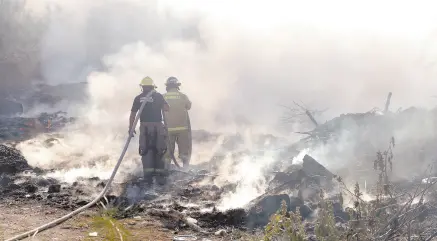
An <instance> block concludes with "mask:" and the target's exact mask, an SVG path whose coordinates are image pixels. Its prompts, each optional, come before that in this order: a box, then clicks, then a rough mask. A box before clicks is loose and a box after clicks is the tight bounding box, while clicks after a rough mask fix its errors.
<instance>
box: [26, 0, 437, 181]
mask: <svg viewBox="0 0 437 241" xmlns="http://www.w3.org/2000/svg"><path fill="white" fill-rule="evenodd" d="M434 5H435V3H433V2H431V1H426V2H425V1H424V2H419V3H417V2H413V1H403V2H399V1H397V2H394V1H387V2H384V3H380V2H377V1H366V2H365V3H360V4H357V3H351V2H348V1H330V2H329V3H326V2H324V1H307V2H305V3H302V2H301V1H258V2H250V1H220V3H218V2H217V3H211V2H205V1H184V2H183V3H181V2H180V1H137V0H129V1H117V0H111V1H93V2H89V1H82V0H81V1H63V2H59V1H51V0H45V1H38V2H30V1H29V2H27V8H26V11H29V12H32V14H34V16H35V17H36V18H46V19H48V25H47V28H46V30H45V31H44V32H43V36H42V42H41V45H40V47H41V49H40V51H41V73H42V74H41V76H42V77H41V78H42V79H43V80H45V81H46V82H48V83H51V84H59V83H67V82H75V81H83V80H87V81H88V83H89V89H88V91H89V95H90V101H89V103H88V104H87V105H86V106H81V110H83V112H82V114H81V116H82V117H83V118H82V121H81V123H80V127H79V128H77V129H75V131H73V130H72V129H67V130H66V131H65V132H64V133H63V134H64V138H65V139H64V145H63V146H61V145H57V146H55V147H52V149H49V150H46V149H44V150H43V149H42V148H41V147H40V146H38V144H36V145H32V146H31V145H27V144H28V143H26V144H24V146H22V147H21V150H22V151H23V153H24V154H25V155H26V157H27V159H28V160H29V161H30V162H32V161H33V162H34V164H35V165H41V166H50V167H53V166H57V165H59V164H60V163H64V164H65V163H68V166H69V167H71V168H73V167H74V168H90V165H89V164H88V163H89V162H90V160H95V159H96V158H97V159H99V160H100V162H97V163H100V164H101V165H100V164H99V165H100V167H103V168H94V169H93V168H90V170H94V171H92V172H93V175H97V174H98V173H100V174H102V173H104V170H106V171H110V169H111V168H112V166H113V164H114V163H115V161H116V159H117V158H118V152H119V150H120V149H121V146H122V144H123V142H124V139H125V137H126V132H127V118H128V114H129V109H130V107H131V104H132V99H133V97H134V96H135V95H136V94H138V93H139V87H138V82H139V80H140V79H141V78H142V77H144V76H146V75H148V76H151V77H152V78H154V79H155V81H156V83H157V85H158V86H159V88H158V90H159V91H163V83H164V81H165V79H166V77H168V76H172V75H174V76H177V77H178V78H179V79H180V81H181V82H182V83H183V86H182V91H184V92H186V93H187V94H188V95H189V96H190V98H191V100H192V102H193V109H192V110H191V112H190V113H191V118H192V125H193V128H196V129H207V130H215V131H220V132H225V131H226V132H238V131H241V129H240V127H241V125H242V122H246V124H247V123H250V125H252V126H253V127H254V128H253V129H255V132H257V131H258V132H260V131H269V132H274V133H275V134H278V135H284V136H287V137H290V136H289V134H288V132H286V133H285V132H284V131H283V130H282V129H279V128H277V126H278V117H279V115H280V114H281V112H282V111H283V109H281V108H280V107H278V105H279V104H282V105H288V104H290V103H291V102H292V100H300V101H303V102H305V103H307V104H308V105H309V106H311V107H313V108H320V109H324V108H329V110H328V111H327V112H326V113H325V116H322V117H320V118H321V119H322V120H326V119H329V118H331V117H333V116H336V115H338V114H339V113H343V112H361V111H367V110H370V109H372V108H373V107H375V106H382V105H383V103H384V100H385V97H386V94H387V92H389V91H392V92H393V93H394V96H393V99H392V103H393V106H392V108H393V109H396V108H397V107H405V106H410V105H420V106H425V107H429V106H432V105H433V99H432V96H433V95H434V89H435V87H436V85H437V84H436V82H435V81H433V80H434V79H435V77H436V73H435V65H434V62H433V55H434V54H435V50H436V47H435V45H434V43H433V41H432V39H433V36H435V33H434V32H435V31H434V30H435V28H436V27H437V21H435V18H437V17H436V16H435V14H434V13H433V12H432V9H433V6H434ZM406 16H409V17H406ZM242 120H244V121H242ZM415 126H416V127H414V128H413V129H412V130H410V131H408V132H403V133H402V137H403V138H405V140H408V138H410V137H417V138H421V137H423V138H428V137H425V136H424V133H423V132H422V133H418V132H416V131H415V128H419V126H421V125H419V124H418V125H415ZM72 128H73V127H72ZM421 128H424V127H423V126H421ZM425 128H427V129H429V132H427V133H431V132H432V130H434V129H433V128H434V127H433V126H432V124H430V125H429V126H426V127H425ZM281 131H282V132H281ZM288 131H289V130H288ZM278 132H279V133H278ZM296 138H297V137H295V138H294V139H296ZM383 139H384V140H383ZM351 140H352V141H353V138H352V139H351V138H347V141H346V139H345V141H344V143H339V144H338V146H342V145H343V144H344V146H347V145H349V144H350V143H351ZM383 141H384V142H385V141H387V140H386V139H385V137H381V140H378V142H383ZM34 142H36V143H38V140H34ZM346 144H347V145H346ZM135 145H136V144H134V143H133V145H132V147H131V149H130V150H129V153H130V156H128V157H127V160H128V161H127V162H126V163H125V164H124V167H125V168H126V172H129V170H131V169H135V168H137V166H136V165H137V164H139V163H138V159H137V157H136V152H137V149H136V146H135ZM211 145H215V144H214V142H213V144H211ZM30 147H32V148H30ZM199 148H200V147H199V146H197V147H195V149H196V150H195V151H196V153H199V151H200V150H199ZM77 153H80V155H78V154H77ZM73 154H75V155H73ZM352 154H353V153H352ZM102 157H103V158H102ZM321 157H323V156H321ZM329 158H332V156H329ZM329 158H328V156H327V157H326V159H325V160H326V162H328V163H329ZM267 159H268V160H270V158H267ZM322 159H323V158H322ZM61 160H62V161H61ZM66 160H68V161H66ZM335 160H336V164H337V165H334V166H342V165H344V163H347V161H348V160H345V158H344V157H341V155H340V157H338V158H336V159H335ZM201 161H202V160H201ZM258 161H259V162H261V163H268V162H264V161H265V159H263V158H261V159H260V160H258ZM242 163H247V165H248V166H253V165H251V163H250V162H244V161H243V162H242ZM266 165H267V164H266ZM266 165H261V164H260V165H255V166H258V167H259V168H265V167H266ZM244 169H245V168H241V170H244ZM64 171H65V170H64ZM67 171H68V169H67ZM81 173H82V172H81ZM240 176H244V175H240ZM260 178H261V179H262V178H263V177H260Z"/></svg>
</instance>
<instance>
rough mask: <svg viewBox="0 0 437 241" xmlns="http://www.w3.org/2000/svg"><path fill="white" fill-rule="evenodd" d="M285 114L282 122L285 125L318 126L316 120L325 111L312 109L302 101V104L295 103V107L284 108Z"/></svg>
mask: <svg viewBox="0 0 437 241" xmlns="http://www.w3.org/2000/svg"><path fill="white" fill-rule="evenodd" d="M282 107H283V108H285V113H284V114H283V116H282V118H281V121H282V122H283V123H284V124H300V125H309V124H310V123H311V124H312V125H313V126H316V127H317V126H318V125H319V123H318V122H317V120H316V117H317V116H320V115H321V114H322V113H323V112H325V111H326V110H327V109H324V110H316V109H310V108H308V107H306V105H305V104H304V103H303V102H302V101H301V102H300V103H298V102H296V101H293V107H290V106H283V105H282Z"/></svg>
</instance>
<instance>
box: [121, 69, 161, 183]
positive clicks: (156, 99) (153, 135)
mask: <svg viewBox="0 0 437 241" xmlns="http://www.w3.org/2000/svg"><path fill="white" fill-rule="evenodd" d="M140 86H141V88H142V93H141V94H139V95H138V96H136V97H135V99H134V102H133V105H132V109H131V114H130V118H129V131H130V130H131V129H132V128H134V129H135V126H132V125H133V123H134V121H135V116H136V114H137V112H138V111H139V109H140V107H141V104H142V103H143V102H144V101H146V102H147V103H146V104H145V106H144V109H143V111H142V112H141V113H139V115H140V138H139V154H140V155H141V161H142V163H143V172H144V179H145V182H146V185H148V186H150V185H152V184H153V177H155V179H156V182H157V183H158V184H159V185H164V184H166V180H167V175H168V172H167V167H166V164H165V161H164V154H165V152H166V151H167V142H168V134H167V130H166V127H165V126H164V124H163V118H162V116H163V112H165V111H168V110H169V105H168V103H167V102H166V100H165V99H164V97H163V96H162V95H161V94H160V93H158V92H156V91H155V88H156V86H155V84H154V82H153V80H152V78H150V77H145V78H144V79H142V80H141V82H140ZM150 92H152V93H150Z"/></svg>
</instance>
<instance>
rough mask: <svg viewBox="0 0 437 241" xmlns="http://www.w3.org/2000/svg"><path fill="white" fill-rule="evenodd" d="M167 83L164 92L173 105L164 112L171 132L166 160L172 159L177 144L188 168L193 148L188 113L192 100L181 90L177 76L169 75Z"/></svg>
mask: <svg viewBox="0 0 437 241" xmlns="http://www.w3.org/2000/svg"><path fill="white" fill-rule="evenodd" d="M165 85H166V90H167V93H165V94H164V98H165V100H166V101H167V102H168V103H169V105H170V106H171V109H170V111H168V112H165V113H164V115H165V120H166V122H167V128H168V134H169V142H168V152H167V155H166V161H167V163H169V161H170V160H171V156H170V154H174V150H175V144H177V145H178V150H179V158H180V159H181V160H182V162H183V165H184V168H186V167H188V165H189V164H190V159H191V149H192V142H191V124H190V118H189V115H188V110H190V109H191V101H190V100H189V99H188V97H187V96H186V95H185V94H184V93H182V92H180V91H179V90H180V86H181V83H180V82H179V80H178V79H177V78H176V77H169V78H168V79H167V81H166V83H165Z"/></svg>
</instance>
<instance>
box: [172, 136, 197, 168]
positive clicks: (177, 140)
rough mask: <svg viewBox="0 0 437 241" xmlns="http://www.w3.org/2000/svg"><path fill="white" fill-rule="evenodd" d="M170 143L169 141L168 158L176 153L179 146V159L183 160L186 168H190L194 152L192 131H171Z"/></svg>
mask: <svg viewBox="0 0 437 241" xmlns="http://www.w3.org/2000/svg"><path fill="white" fill-rule="evenodd" d="M168 134H169V141H168V153H167V158H170V157H169V154H170V153H174V151H175V145H176V144H177V145H178V150H179V158H180V159H181V160H182V162H183V164H184V167H188V165H189V164H190V159H191V152H192V140H191V131H190V130H189V129H186V130H180V131H169V133H168Z"/></svg>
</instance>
